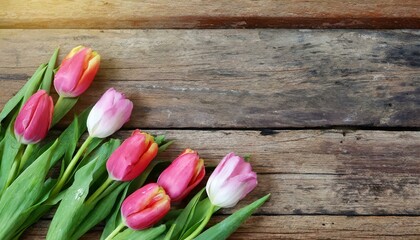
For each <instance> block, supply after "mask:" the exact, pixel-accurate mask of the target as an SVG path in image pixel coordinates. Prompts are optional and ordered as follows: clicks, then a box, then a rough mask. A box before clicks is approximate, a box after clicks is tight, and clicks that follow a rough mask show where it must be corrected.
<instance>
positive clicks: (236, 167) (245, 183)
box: [206, 153, 257, 208]
mask: <svg viewBox="0 0 420 240" xmlns="http://www.w3.org/2000/svg"><path fill="white" fill-rule="evenodd" d="M256 186H257V174H256V173H255V172H253V171H252V168H251V164H249V163H248V162H245V161H244V159H243V158H241V157H239V156H236V155H235V154H234V153H229V154H228V155H226V156H225V157H224V158H223V160H222V161H221V162H220V163H219V165H217V167H216V169H215V170H214V172H213V173H212V174H211V176H210V178H209V180H208V182H207V186H206V191H207V195H208V196H209V198H210V201H211V203H212V204H213V205H215V206H218V207H223V208H229V207H233V206H235V205H236V204H237V203H238V202H239V201H240V200H241V199H242V198H244V197H245V196H246V195H247V194H248V193H249V192H251V191H252V190H253V189H254V188H255V187H256Z"/></svg>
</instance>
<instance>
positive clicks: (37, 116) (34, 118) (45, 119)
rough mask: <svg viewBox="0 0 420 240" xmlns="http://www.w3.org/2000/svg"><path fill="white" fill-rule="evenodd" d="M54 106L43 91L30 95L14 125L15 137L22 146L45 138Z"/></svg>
mask: <svg viewBox="0 0 420 240" xmlns="http://www.w3.org/2000/svg"><path fill="white" fill-rule="evenodd" d="M53 109H54V104H53V100H52V98H51V97H50V96H49V95H48V93H47V92H46V91H45V90H39V91H38V92H36V93H35V94H34V95H32V96H31V97H30V98H29V99H28V101H27V102H26V103H25V105H23V107H22V109H21V110H20V112H19V114H18V116H17V118H16V121H15V125H14V129H15V135H16V138H17V139H18V141H19V142H21V143H23V144H33V143H37V142H39V141H41V140H42V139H44V138H45V136H47V133H48V129H49V128H50V126H51V120H52V116H53Z"/></svg>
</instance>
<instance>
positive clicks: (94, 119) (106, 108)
mask: <svg viewBox="0 0 420 240" xmlns="http://www.w3.org/2000/svg"><path fill="white" fill-rule="evenodd" d="M132 110H133V103H132V102H131V101H130V100H128V99H127V98H126V97H125V95H124V94H122V93H120V92H117V91H116V90H115V89H114V88H110V89H108V91H106V92H105V93H104V94H103V95H102V97H101V99H99V101H98V102H97V103H96V104H95V106H93V108H92V110H91V111H90V113H89V116H88V119H87V123H86V124H87V128H88V132H89V135H90V136H92V137H98V138H106V137H108V136H110V135H111V134H113V133H114V132H116V131H117V130H118V129H120V128H121V127H122V125H124V123H126V122H128V120H129V119H130V116H131V112H132Z"/></svg>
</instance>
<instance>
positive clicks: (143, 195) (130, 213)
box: [121, 183, 171, 230]
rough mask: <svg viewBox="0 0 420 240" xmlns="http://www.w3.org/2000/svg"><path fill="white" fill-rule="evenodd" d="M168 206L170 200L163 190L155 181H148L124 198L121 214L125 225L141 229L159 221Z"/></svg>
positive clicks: (166, 211)
mask: <svg viewBox="0 0 420 240" xmlns="http://www.w3.org/2000/svg"><path fill="white" fill-rule="evenodd" d="M170 208H171V200H170V198H169V196H168V195H167V194H166V193H165V190H164V189H163V188H162V187H160V186H159V185H158V184H156V183H149V184H147V185H145V186H143V187H142V188H140V189H139V190H137V191H135V192H134V193H132V194H131V195H130V196H128V197H127V198H126V199H125V200H124V202H123V204H122V206H121V215H122V217H123V221H124V223H125V225H126V226H127V227H129V228H132V229H134V230H141V229H146V228H148V227H151V226H153V224H155V223H157V222H159V220H161V219H162V218H163V217H164V216H165V215H166V214H167V213H168V212H169V209H170Z"/></svg>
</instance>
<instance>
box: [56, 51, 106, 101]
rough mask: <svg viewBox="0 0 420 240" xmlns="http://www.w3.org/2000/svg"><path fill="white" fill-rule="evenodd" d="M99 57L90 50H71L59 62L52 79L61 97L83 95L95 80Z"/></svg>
mask: <svg viewBox="0 0 420 240" xmlns="http://www.w3.org/2000/svg"><path fill="white" fill-rule="evenodd" d="M100 61H101V56H100V55H99V54H98V53H97V52H95V51H92V49H90V48H87V47H84V46H78V47H75V48H73V49H72V50H71V51H70V53H69V54H68V55H67V56H66V57H65V58H64V59H63V61H62V62H61V65H60V68H59V70H58V71H57V73H56V74H55V77H54V87H55V90H56V91H57V93H58V94H59V95H60V96H63V97H77V96H79V95H81V94H82V93H84V92H85V91H86V90H87V89H88V88H89V86H90V84H91V83H92V81H93V79H94V78H95V75H96V73H97V72H98V69H99V63H100Z"/></svg>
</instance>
